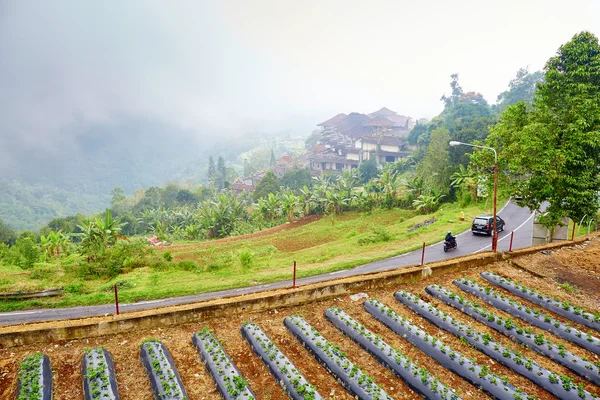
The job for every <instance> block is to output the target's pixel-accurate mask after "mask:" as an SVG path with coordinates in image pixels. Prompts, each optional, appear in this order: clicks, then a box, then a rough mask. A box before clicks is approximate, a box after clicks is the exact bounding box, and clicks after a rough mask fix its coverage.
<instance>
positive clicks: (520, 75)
mask: <svg viewBox="0 0 600 400" xmlns="http://www.w3.org/2000/svg"><path fill="white" fill-rule="evenodd" d="M543 81H544V73H543V72H542V71H536V72H533V73H530V72H529V70H528V69H527V68H520V69H519V70H518V71H517V75H516V76H515V77H514V78H513V79H512V80H511V81H510V82H509V83H508V90H506V91H504V92H502V93H500V94H499V95H498V99H497V100H496V103H497V106H498V111H499V112H502V111H504V110H505V109H506V107H508V106H512V105H514V104H517V103H518V102H519V101H524V102H526V103H531V102H533V94H534V93H535V90H536V88H537V85H538V83H542V82H543Z"/></svg>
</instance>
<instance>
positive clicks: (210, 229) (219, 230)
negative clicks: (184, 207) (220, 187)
mask: <svg viewBox="0 0 600 400" xmlns="http://www.w3.org/2000/svg"><path fill="white" fill-rule="evenodd" d="M247 216H248V214H247V211H246V207H245V205H244V203H242V202H241V201H240V200H238V199H237V198H236V197H235V196H233V195H227V194H225V193H223V194H222V195H221V196H220V197H217V198H216V199H215V200H213V201H208V200H207V201H205V202H203V203H202V204H201V205H200V206H199V209H198V218H199V223H200V226H201V227H202V228H203V229H205V230H206V231H207V237H209V238H215V237H226V236H229V235H230V234H231V232H232V231H233V228H234V226H235V223H236V222H238V221H240V220H244V219H246V218H247Z"/></svg>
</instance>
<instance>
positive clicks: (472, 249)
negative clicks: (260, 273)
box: [0, 203, 533, 325]
mask: <svg viewBox="0 0 600 400" xmlns="http://www.w3.org/2000/svg"><path fill="white" fill-rule="evenodd" d="M498 214H499V215H500V216H501V217H502V218H503V219H504V220H505V222H506V226H505V228H504V232H500V233H499V237H498V251H506V250H508V247H509V242H510V233H511V231H514V232H515V234H514V239H513V248H514V249H518V248H522V247H527V246H531V234H532V230H533V214H532V213H531V212H530V211H529V209H527V208H521V207H519V206H517V205H516V204H514V203H507V204H506V205H505V206H504V207H503V208H502V209H501V210H500V211H499V212H498ZM445 235H446V232H440V239H443V237H444V236H445ZM456 240H457V242H458V248H457V249H456V250H453V251H450V252H448V253H444V250H443V247H442V245H443V242H440V243H436V244H433V245H430V246H427V247H426V249H425V263H429V262H434V261H440V260H444V259H447V258H452V257H458V256H465V255H469V254H473V253H478V252H481V251H487V250H491V242H492V241H491V237H489V236H485V235H473V234H472V233H471V231H470V230H469V231H465V232H463V233H460V234H458V235H457V237H456ZM420 263H421V250H417V251H413V252H410V253H406V254H403V255H400V256H396V257H390V258H386V259H384V260H380V261H375V262H372V263H368V264H363V265H360V266H358V267H355V268H353V269H349V270H344V271H337V272H332V273H329V274H324V275H316V276H311V277H309V278H302V279H299V280H298V281H297V283H298V284H307V283H313V282H320V281H327V280H331V279H337V278H342V277H347V276H352V275H359V274H364V273H367V272H376V271H384V270H389V269H394V268H398V267H406V266H409V265H415V264H420ZM289 286H291V281H282V282H275V283H271V284H266V285H259V286H250V287H244V288H239V289H230V290H222V291H219V292H211V293H203V294H198V295H191V296H184V297H175V298H170V299H162V300H151V301H140V302H138V303H134V304H119V310H120V311H121V312H125V311H132V310H143V309H148V308H154V307H163V306H171V305H176V304H185V303H192V302H196V301H201V300H208V299H214V298H219V297H227V296H235V295H240V294H248V293H254V292H260V291H264V290H268V289H278V288H282V287H289ZM114 311H115V308H114V304H109V305H102V306H86V307H74V308H54V309H41V310H29V311H15V312H10V313H0V325H8V324H17V323H23V322H33V321H50V320H57V319H67V318H78V317H90V316H96V315H104V314H111V313H114Z"/></svg>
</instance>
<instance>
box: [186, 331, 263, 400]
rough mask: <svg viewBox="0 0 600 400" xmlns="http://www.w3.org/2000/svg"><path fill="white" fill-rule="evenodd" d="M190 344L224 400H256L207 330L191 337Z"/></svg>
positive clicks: (246, 383)
mask: <svg viewBox="0 0 600 400" xmlns="http://www.w3.org/2000/svg"><path fill="white" fill-rule="evenodd" d="M192 343H194V345H195V346H196V349H197V350H198V354H200V359H201V360H202V362H203V363H204V365H206V369H208V372H209V373H210V375H211V376H212V378H213V381H214V382H215V384H216V385H217V390H218V391H219V393H221V396H223V398H224V399H226V400H250V399H256V396H255V395H254V393H252V390H251V389H250V387H249V386H248V382H246V380H245V379H244V378H243V377H242V374H241V373H240V371H239V370H238V369H237V368H236V366H235V365H234V364H233V362H232V361H231V358H229V356H228V355H227V353H226V352H225V350H224V349H223V347H222V346H221V343H219V341H218V340H217V338H216V336H215V335H214V334H213V333H212V332H211V331H210V330H208V329H206V328H205V329H204V330H201V331H199V332H198V333H195V334H194V336H192Z"/></svg>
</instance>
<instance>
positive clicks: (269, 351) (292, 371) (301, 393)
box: [242, 323, 323, 400]
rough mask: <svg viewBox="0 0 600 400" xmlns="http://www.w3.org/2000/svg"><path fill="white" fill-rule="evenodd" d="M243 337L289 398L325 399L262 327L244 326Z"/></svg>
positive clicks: (254, 325)
mask: <svg viewBox="0 0 600 400" xmlns="http://www.w3.org/2000/svg"><path fill="white" fill-rule="evenodd" d="M242 336H243V337H244V339H246V341H248V343H249V344H250V346H251V347H252V349H253V350H254V352H255V353H256V354H257V355H258V356H259V357H260V359H261V360H262V361H263V362H264V363H265V364H266V365H267V367H268V368H269V371H270V372H271V374H272V375H273V376H274V377H275V380H276V381H277V382H278V383H279V384H280V385H281V388H282V389H283V390H284V391H285V392H286V394H287V395H288V396H289V397H291V398H292V399H294V400H304V399H307V398H310V399H314V400H320V399H322V398H323V397H322V396H321V395H320V394H319V393H318V392H317V391H316V390H315V387H314V386H313V385H311V384H310V383H309V382H308V381H307V380H306V378H304V376H303V375H302V374H301V373H300V371H298V368H296V366H295V365H294V364H293V363H292V362H291V361H290V360H289V359H288V358H287V357H286V356H285V354H283V353H282V352H281V350H279V348H278V347H277V346H276V345H275V343H273V341H272V340H271V339H270V338H269V337H268V336H267V334H266V333H265V332H264V331H263V330H262V329H261V328H260V326H258V325H256V324H252V323H249V324H244V325H243V326H242Z"/></svg>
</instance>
